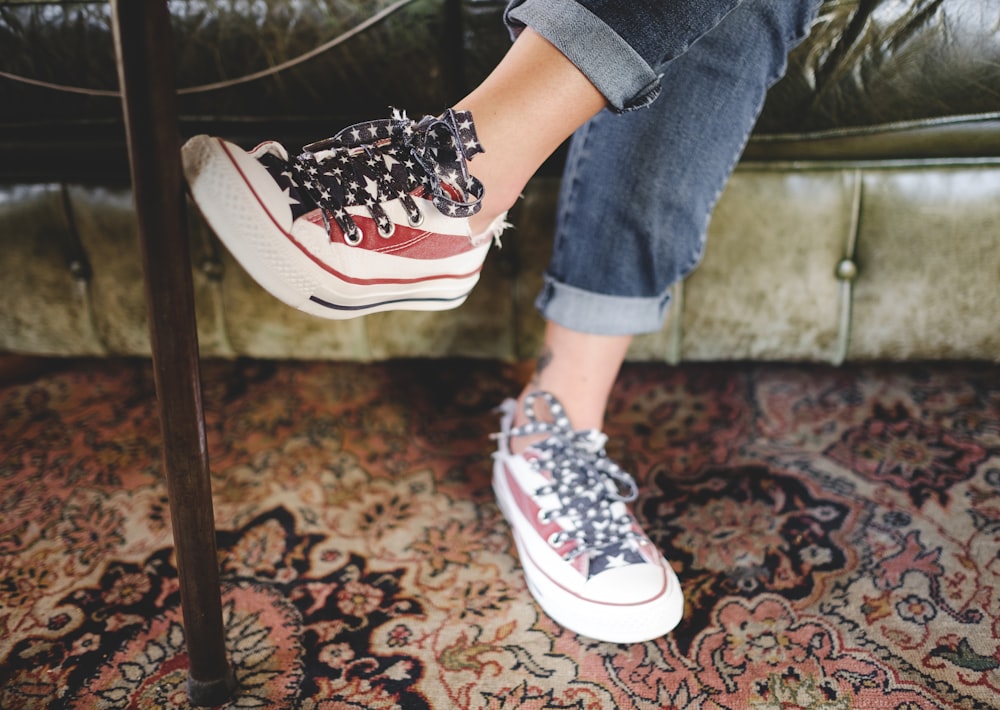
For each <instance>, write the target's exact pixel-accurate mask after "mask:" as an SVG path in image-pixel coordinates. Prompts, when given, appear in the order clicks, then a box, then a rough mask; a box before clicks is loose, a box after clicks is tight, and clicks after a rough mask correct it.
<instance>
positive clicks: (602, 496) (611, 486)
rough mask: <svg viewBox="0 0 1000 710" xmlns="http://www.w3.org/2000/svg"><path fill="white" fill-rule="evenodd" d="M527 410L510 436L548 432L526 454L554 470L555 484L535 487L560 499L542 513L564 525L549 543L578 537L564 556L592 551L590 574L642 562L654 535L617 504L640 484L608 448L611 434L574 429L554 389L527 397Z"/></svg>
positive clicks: (539, 493) (533, 463) (557, 544)
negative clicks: (540, 409)
mask: <svg viewBox="0 0 1000 710" xmlns="http://www.w3.org/2000/svg"><path fill="white" fill-rule="evenodd" d="M538 398H541V399H542V400H543V401H544V402H545V404H546V406H547V407H548V411H549V414H550V415H551V420H550V421H542V420H540V419H539V418H538V416H537V414H536V411H535V403H536V401H537V399H538ZM524 411H525V416H526V417H527V419H528V422H527V423H526V424H523V425H521V426H518V427H513V428H511V429H510V430H509V431H508V432H507V434H506V435H507V436H510V437H516V436H526V435H533V434H548V435H549V436H548V438H546V439H545V440H544V441H542V442H540V443H537V444H532V445H531V447H530V448H531V450H532V451H534V452H535V456H533V457H528V458H527V460H528V461H529V462H530V465H531V466H532V468H534V469H535V470H536V471H548V472H549V473H550V474H551V478H552V480H551V483H549V484H548V485H545V486H542V487H541V488H539V489H538V490H537V491H535V495H536V496H543V497H544V496H551V495H553V494H554V496H555V498H556V500H557V501H558V503H557V504H556V505H554V506H552V507H551V508H548V509H545V510H543V511H541V512H540V513H539V517H540V519H541V520H542V521H543V522H544V521H548V520H553V519H555V520H557V521H558V522H559V523H560V524H561V526H562V528H563V530H562V532H559V533H557V534H556V535H555V536H553V538H552V539H550V540H549V542H550V543H551V544H552V545H553V546H554V547H561V546H562V545H564V544H565V543H566V542H568V541H570V540H573V541H575V542H576V545H574V546H573V547H572V549H570V550H569V551H568V552H567V553H566V554H565V555H564V556H563V557H564V559H566V560H567V561H568V560H572V559H575V558H576V557H579V556H580V555H584V554H587V555H589V557H590V559H589V565H588V574H589V576H593V575H595V574H598V573H599V572H602V571H604V570H605V569H608V568H609V567H615V566H623V565H627V564H632V563H636V562H643V561H644V559H643V558H642V556H641V555H639V553H638V547H639V546H640V545H645V544H649V540H648V539H647V538H646V537H645V536H643V535H641V534H639V533H637V532H636V528H635V519H634V518H633V517H632V515H631V514H630V513H629V512H628V510H627V509H625V508H624V507H623V506H621V505H616V504H617V503H628V502H630V501H633V500H635V498H636V496H637V495H638V489H637V487H636V483H635V479H633V478H632V476H631V475H629V474H628V473H626V472H625V471H623V470H622V469H621V468H619V467H618V465H617V464H615V463H614V462H613V461H611V460H610V459H609V458H608V456H607V454H606V453H605V450H604V445H605V443H606V442H607V436H606V435H605V434H603V433H601V432H599V431H597V430H595V429H584V430H574V429H573V427H572V426H571V424H570V421H569V418H568V417H567V416H566V412H565V410H564V409H563V406H562V404H560V403H559V401H558V400H557V399H556V397H555V396H554V395H552V394H551V393H549V392H533V393H531V394H529V395H528V396H527V397H525V400H524ZM622 489H624V491H625V492H624V494H623V493H622V492H621V491H622Z"/></svg>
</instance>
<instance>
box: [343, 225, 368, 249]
mask: <svg viewBox="0 0 1000 710" xmlns="http://www.w3.org/2000/svg"><path fill="white" fill-rule="evenodd" d="M351 227H353V229H351V230H350V231H348V232H344V242H345V243H346V244H347V245H348V246H352V247H356V246H357V245H358V244H360V243H361V240H362V239H364V236H365V235H364V233H363V232H362V231H361V227H359V226H358V225H356V224H354V223H353V222H351Z"/></svg>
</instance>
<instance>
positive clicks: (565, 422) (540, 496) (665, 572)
mask: <svg viewBox="0 0 1000 710" xmlns="http://www.w3.org/2000/svg"><path fill="white" fill-rule="evenodd" d="M537 397H541V398H542V399H543V400H544V401H545V403H546V404H547V406H548V410H549V413H550V414H551V420H550V421H541V420H540V419H539V418H538V417H537V416H536V414H535V407H534V404H535V400H536V399H537ZM524 405H525V412H526V415H527V417H528V423H527V424H524V425H523V426H520V427H513V428H512V424H513V421H514V413H515V411H516V410H517V402H516V401H514V400H507V401H506V402H504V403H503V404H502V405H501V411H502V412H503V418H502V420H501V425H500V433H499V434H497V435H496V438H497V439H498V440H499V447H498V451H497V453H496V454H494V466H493V488H494V491H495V492H496V496H497V502H498V504H499V506H500V510H501V511H502V512H503V514H504V517H506V518H507V522H508V523H510V526H511V529H512V532H513V536H514V543H515V544H516V546H517V551H518V555H519V556H520V559H521V566H522V567H523V568H524V576H525V579H526V580H527V582H528V588H529V589H530V590H531V593H532V595H533V596H534V598H535V600H536V601H537V602H538V604H539V606H541V607H542V609H543V610H544V611H545V613H546V614H548V615H549V616H550V617H551V618H552V619H553V620H554V621H556V622H557V623H559V624H560V625H562V626H564V627H566V628H567V629H569V630H570V631H574V632H576V633H578V634H581V635H583V636H587V637H590V638H593V639H597V640H599V641H610V642H613V643H638V642H641V641H649V640H651V639H655V638H659V637H661V636H663V635H664V634H666V633H668V632H669V631H671V630H672V629H673V628H674V627H675V626H677V624H678V623H679V622H680V620H681V616H682V615H683V612H684V598H683V595H682V593H681V588H680V583H679V582H678V580H677V576H676V575H675V574H674V571H673V569H671V567H670V564H669V563H668V562H667V561H666V560H665V559H664V558H663V555H662V554H661V553H660V551H659V550H658V549H657V548H656V546H655V545H654V544H653V542H652V541H651V540H650V539H649V538H648V537H647V536H646V534H645V533H644V532H643V531H642V529H641V528H640V527H639V524H638V522H637V521H636V519H635V518H634V517H633V516H632V514H631V513H630V512H629V510H628V508H627V506H626V503H628V502H630V501H632V500H634V499H635V496H636V493H637V490H636V485H635V481H634V480H633V479H632V477H631V476H630V475H629V474H627V473H625V472H624V471H622V470H621V469H620V468H619V467H618V466H617V465H615V464H614V463H613V462H612V461H611V460H609V459H608V457H607V455H606V454H605V452H604V444H605V441H606V440H607V437H606V436H605V435H604V434H602V433H600V432H599V431H596V430H593V429H589V430H581V431H576V430H574V429H573V428H572V427H571V425H570V422H569V419H568V418H567V417H566V414H565V411H564V410H563V408H562V405H560V404H559V402H558V401H557V400H556V398H555V397H553V396H552V395H551V394H549V393H547V392H540V393H537V394H531V395H529V396H528V397H527V398H526V399H525V403H524ZM537 434H548V438H546V439H544V440H543V441H541V442H540V443H537V444H532V445H531V446H529V447H528V448H527V449H526V450H525V452H524V453H523V454H518V455H515V454H513V453H511V450H510V446H509V440H510V439H511V437H517V436H528V435H537ZM622 490H624V491H625V493H624V495H623V493H622Z"/></svg>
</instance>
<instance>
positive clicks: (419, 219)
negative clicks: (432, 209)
mask: <svg viewBox="0 0 1000 710" xmlns="http://www.w3.org/2000/svg"><path fill="white" fill-rule="evenodd" d="M414 213H415V214H416V218H414V216H413V215H412V214H410V213H409V212H407V213H406V221H407V222H409V223H410V226H411V227H419V226H420V225H422V224H423V223H424V219H425V217H426V215H425V214H424V213H423V212H421V211H420V209H419V208H418V209H415V210H414Z"/></svg>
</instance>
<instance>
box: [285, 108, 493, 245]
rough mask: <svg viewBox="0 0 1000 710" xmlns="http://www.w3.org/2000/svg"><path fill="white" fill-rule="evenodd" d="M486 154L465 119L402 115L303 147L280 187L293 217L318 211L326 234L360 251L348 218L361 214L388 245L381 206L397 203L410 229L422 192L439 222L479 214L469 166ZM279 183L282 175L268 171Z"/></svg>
mask: <svg viewBox="0 0 1000 710" xmlns="http://www.w3.org/2000/svg"><path fill="white" fill-rule="evenodd" d="M481 152H483V148H482V146H481V145H480V144H479V140H478V138H477V137H476V130H475V126H474V125H473V122H472V115H471V114H470V113H469V112H468V111H454V110H452V109H448V110H447V111H445V112H444V113H443V114H442V115H441V116H438V117H434V116H425V117H424V118H422V119H421V120H420V121H412V120H410V119H409V118H407V117H406V114H405V113H402V112H400V111H393V114H392V117H391V118H388V119H379V120H374V121H367V122H365V123H358V124H356V125H354V126H350V127H349V128H345V129H344V130H342V131H341V132H340V133H338V134H337V135H335V136H333V137H332V138H327V139H325V140H322V141H318V142H316V143H312V144H310V145H307V146H305V147H304V148H303V149H302V153H300V154H299V155H298V156H296V157H295V158H292V159H291V160H289V161H288V163H287V164H286V165H285V166H281V167H282V168H283V169H282V170H281V171H280V176H281V179H280V180H279V184H282V183H287V185H286V184H282V187H287V188H288V189H289V194H290V196H291V197H292V198H293V199H294V200H298V201H299V202H300V203H305V204H304V205H303V207H304V208H305V209H303V207H300V208H299V210H296V211H306V210H310V209H315V208H320V209H321V210H322V214H323V218H324V219H325V220H326V221H327V231H329V230H330V226H331V225H330V220H332V221H333V222H334V223H336V225H337V227H339V228H340V230H341V232H343V234H344V239H345V241H346V242H347V243H348V244H352V245H357V244H358V243H360V241H361V238H362V234H361V229H360V228H359V227H358V226H357V224H355V223H354V221H353V220H352V219H351V216H350V215H349V214H348V212H347V208H348V207H354V206H363V207H365V208H366V209H367V210H368V212H369V214H371V216H372V219H374V220H375V223H376V224H377V226H378V231H379V234H380V235H382V236H383V237H390V236H392V234H393V231H394V230H395V224H394V223H393V222H392V220H391V219H390V218H389V216H388V215H387V214H386V211H385V208H384V207H383V204H384V203H385V202H388V201H389V200H394V199H399V200H400V203H401V204H402V206H403V208H404V209H405V210H406V214H407V218H408V221H409V223H410V224H411V225H412V226H419V225H420V224H421V223H422V222H423V214H422V213H421V211H420V208H419V207H418V206H417V203H416V201H415V200H414V199H413V193H415V192H418V191H420V190H421V188H422V196H423V197H426V198H427V199H430V200H431V201H432V202H433V203H434V206H435V207H436V208H437V209H438V210H440V212H441V213H442V214H444V215H447V216H450V217H468V216H470V215H473V214H475V213H476V212H478V211H479V207H480V203H481V200H482V197H483V186H482V184H481V183H480V182H479V180H477V179H476V178H474V177H472V176H471V175H470V174H469V170H468V161H469V160H470V159H471V158H472V157H473V156H474V155H476V154H477V153H481ZM265 167H269V169H270V171H271V173H272V175H275V177H276V179H278V174H279V171H278V170H275V169H274V166H268V165H267V164H265Z"/></svg>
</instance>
